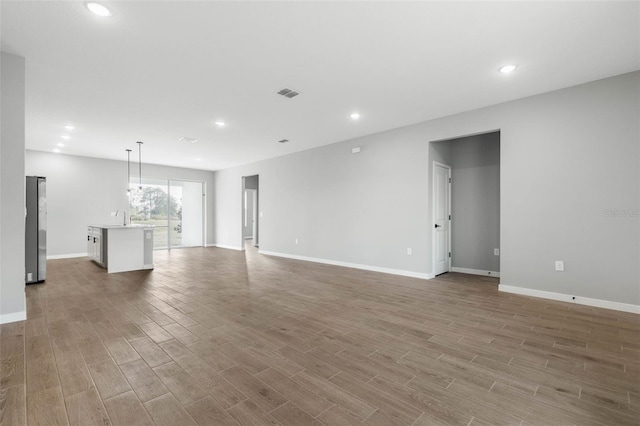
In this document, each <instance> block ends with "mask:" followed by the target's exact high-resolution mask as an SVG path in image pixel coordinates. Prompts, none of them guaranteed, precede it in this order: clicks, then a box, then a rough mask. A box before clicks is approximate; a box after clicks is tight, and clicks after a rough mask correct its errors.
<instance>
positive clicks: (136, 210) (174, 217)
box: [129, 178, 204, 250]
mask: <svg viewBox="0 0 640 426" xmlns="http://www.w3.org/2000/svg"><path fill="white" fill-rule="evenodd" d="M203 185H204V184H203V183H202V182H189V181H177V180H168V179H149V178H143V179H142V185H141V186H140V185H139V183H138V182H135V183H133V182H132V183H131V186H130V188H131V192H130V199H129V204H130V211H129V212H130V215H131V223H132V224H143V225H153V226H154V230H153V248H154V249H156V250H157V249H167V248H169V249H171V248H177V247H194V246H202V245H203V241H204V239H203V229H204V225H203V218H204V215H203V205H204V203H203V198H204V191H203Z"/></svg>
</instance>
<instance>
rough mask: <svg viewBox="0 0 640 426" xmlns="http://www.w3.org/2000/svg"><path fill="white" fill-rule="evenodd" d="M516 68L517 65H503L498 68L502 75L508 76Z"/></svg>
mask: <svg viewBox="0 0 640 426" xmlns="http://www.w3.org/2000/svg"><path fill="white" fill-rule="evenodd" d="M516 68H518V67H517V65H503V66H501V67H500V70H499V71H500V72H501V73H502V74H509V73H510V72H513V71H515V69H516Z"/></svg>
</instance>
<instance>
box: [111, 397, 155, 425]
mask: <svg viewBox="0 0 640 426" xmlns="http://www.w3.org/2000/svg"><path fill="white" fill-rule="evenodd" d="M104 405H105V407H106V408H107V412H108V413H109V417H110V418H111V423H112V424H113V426H120V425H122V426H151V425H153V424H154V423H153V422H152V421H151V418H150V417H149V414H147V411H146V410H145V409H144V407H143V406H142V404H141V403H140V401H139V400H138V398H137V397H136V394H135V393H133V391H128V392H125V393H121V394H120V395H117V396H114V397H112V398H109V399H107V400H105V401H104Z"/></svg>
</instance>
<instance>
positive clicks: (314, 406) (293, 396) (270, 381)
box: [255, 368, 333, 417]
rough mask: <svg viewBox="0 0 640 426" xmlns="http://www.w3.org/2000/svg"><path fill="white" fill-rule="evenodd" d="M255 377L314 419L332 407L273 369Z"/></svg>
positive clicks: (324, 400) (323, 399) (329, 403)
mask: <svg viewBox="0 0 640 426" xmlns="http://www.w3.org/2000/svg"><path fill="white" fill-rule="evenodd" d="M255 376H256V377H257V378H258V379H260V380H261V381H262V382H264V383H265V384H267V385H268V386H270V387H272V388H273V389H275V390H276V391H277V392H279V393H280V394H281V395H282V396H283V397H285V398H286V399H288V400H289V401H291V402H293V403H294V404H295V405H297V406H298V407H299V408H301V409H302V410H304V411H306V412H307V413H308V414H310V415H311V416H312V417H316V416H317V415H318V414H320V413H322V412H323V411H324V410H326V409H327V408H329V407H330V406H331V405H333V403H331V402H329V401H327V400H326V399H325V398H323V397H321V396H319V395H317V394H315V393H313V392H311V391H309V390H308V389H307V388H306V387H304V386H302V385H300V384H298V383H297V382H295V381H293V380H290V379H289V378H288V377H287V376H285V375H283V374H282V373H280V372H279V371H276V370H275V369H273V368H269V369H267V370H264V371H262V372H260V373H258V374H256V375H255Z"/></svg>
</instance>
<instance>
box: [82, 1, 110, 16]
mask: <svg viewBox="0 0 640 426" xmlns="http://www.w3.org/2000/svg"><path fill="white" fill-rule="evenodd" d="M87 9H89V10H90V11H91V12H93V13H94V14H96V15H98V16H111V12H109V9H107V8H106V7H104V6H103V5H101V4H100V3H87Z"/></svg>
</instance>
